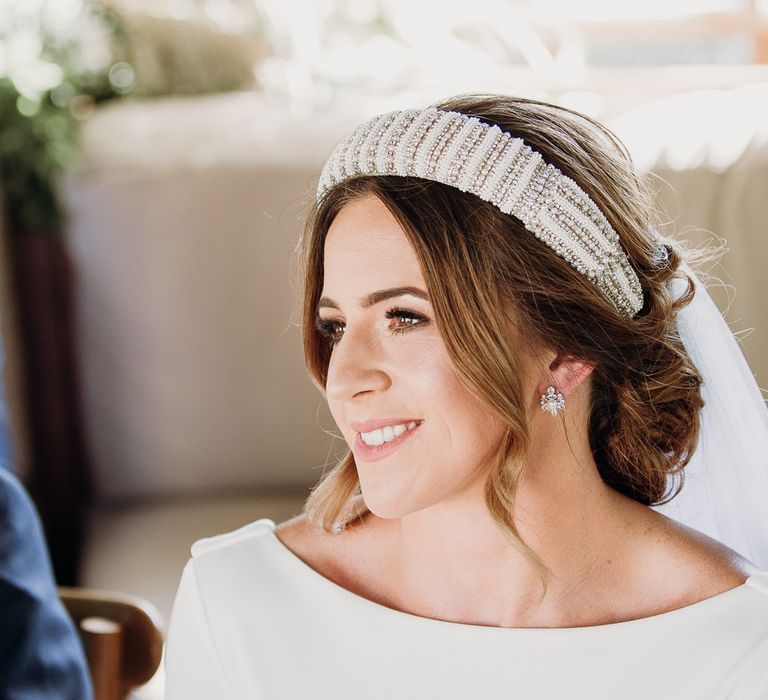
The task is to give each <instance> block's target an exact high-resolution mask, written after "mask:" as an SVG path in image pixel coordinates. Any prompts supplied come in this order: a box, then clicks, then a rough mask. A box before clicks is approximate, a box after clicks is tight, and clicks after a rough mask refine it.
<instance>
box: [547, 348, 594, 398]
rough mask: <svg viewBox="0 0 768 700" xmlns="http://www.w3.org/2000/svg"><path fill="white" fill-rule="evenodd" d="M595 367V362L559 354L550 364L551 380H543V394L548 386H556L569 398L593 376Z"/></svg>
mask: <svg viewBox="0 0 768 700" xmlns="http://www.w3.org/2000/svg"><path fill="white" fill-rule="evenodd" d="M595 367H596V365H595V363H593V362H587V361H586V360H582V359H579V358H576V357H573V356H572V355H564V354H558V355H557V356H555V358H554V359H553V360H552V362H550V364H549V369H548V377H549V379H546V380H543V384H542V386H543V389H542V392H543V391H546V388H547V387H548V386H555V388H556V389H557V390H558V391H559V392H560V393H561V394H562V395H563V396H564V397H566V398H567V397H568V395H569V394H570V393H571V392H573V391H574V390H575V389H577V388H578V387H579V386H580V385H581V383H582V382H583V381H584V380H585V379H586V378H587V377H588V376H589V375H590V374H592V370H593V369H594V368H595ZM550 380H551V381H550Z"/></svg>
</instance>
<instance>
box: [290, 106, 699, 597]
mask: <svg viewBox="0 0 768 700" xmlns="http://www.w3.org/2000/svg"><path fill="white" fill-rule="evenodd" d="M436 106H437V107H438V108H440V109H444V110H451V111H457V112H461V113H463V114H466V115H471V116H476V117H478V118H479V119H480V120H481V121H484V122H486V123H488V124H491V125H493V124H496V125H498V126H499V127H500V128H501V129H502V130H503V131H506V132H508V133H510V134H512V135H513V136H517V137H520V138H522V139H524V140H525V141H526V142H527V143H528V144H529V145H530V146H531V147H532V148H533V149H534V150H537V151H539V152H540V153H541V154H542V156H543V158H544V160H545V161H546V162H548V163H552V164H554V165H555V166H556V167H557V168H558V169H559V170H560V171H561V172H562V173H564V174H565V175H567V176H569V177H571V178H572V179H573V180H575V181H576V182H577V183H578V184H579V185H580V187H581V188H582V189H583V190H584V191H585V192H586V193H587V194H588V195H589V196H590V197H591V198H592V200H593V201H594V202H595V203H596V204H597V206H598V207H599V208H600V210H601V211H602V212H603V213H604V214H605V216H606V217H607V219H608V221H609V222H610V223H611V225H612V226H613V228H614V229H615V230H616V231H617V233H618V234H619V237H620V239H621V243H622V246H623V248H624V250H625V252H626V253H627V255H628V257H629V259H630V261H631V263H632V266H633V268H634V269H635V271H636V272H637V274H638V276H639V278H640V281H641V284H642V288H643V295H644V305H643V308H642V309H641V311H640V312H639V313H638V314H637V315H636V316H635V317H634V318H632V319H629V318H626V317H624V316H621V315H620V314H619V313H617V312H616V310H615V309H614V308H613V307H612V306H611V305H610V303H609V302H607V301H606V300H605V298H604V297H603V296H602V295H601V294H600V292H599V290H598V289H597V288H596V287H595V286H594V285H593V284H592V283H591V282H590V281H589V280H588V279H587V278H586V277H585V276H583V275H582V274H580V273H579V272H577V271H576V270H575V269H574V268H573V267H571V266H570V265H569V264H568V263H567V262H565V260H563V259H562V258H561V257H559V256H558V255H557V254H556V253H555V252H553V251H552V250H551V249H550V248H548V247H547V246H546V245H545V244H543V243H542V242H541V241H539V240H538V239H537V238H536V237H535V236H534V235H533V234H532V233H530V232H529V231H527V230H526V229H525V227H524V226H523V224H522V222H520V221H519V220H518V219H516V218H515V217H513V216H510V215H507V214H504V213H502V212H501V211H500V210H499V209H497V208H496V207H494V206H493V205H491V204H489V203H488V202H485V201H482V200H481V199H480V198H479V197H477V196H475V195H472V194H467V193H464V192H461V191H459V190H458V189H455V188H452V187H449V186H447V185H443V184H441V183H436V182H432V181H426V180H422V179H418V178H407V177H392V176H387V177H371V176H363V177H356V178H353V179H350V180H347V181H345V182H342V183H339V184H338V185H336V186H334V187H333V188H331V189H330V190H329V191H328V192H327V193H326V194H325V196H324V197H323V198H322V200H321V201H320V202H319V204H316V205H314V206H313V207H312V210H311V211H310V215H309V217H308V220H307V223H306V227H305V231H304V235H303V237H302V240H301V243H300V247H299V250H300V253H301V270H302V281H301V290H302V292H301V294H302V299H303V311H302V315H303V342H304V354H305V360H306V365H307V368H308V370H309V373H310V375H311V377H312V379H313V381H314V382H315V384H316V385H317V386H318V388H320V389H321V390H323V391H324V389H325V384H326V379H327V371H328V363H329V359H330V352H331V349H330V347H329V344H328V342H327V339H326V338H324V337H322V336H321V335H320V333H319V332H318V331H317V330H316V328H315V318H316V315H317V302H318V299H319V297H320V294H321V291H322V287H323V250H324V243H325V238H326V235H327V233H328V229H329V227H330V225H331V223H332V222H333V220H334V218H335V216H336V215H337V214H338V213H339V211H340V210H341V209H342V207H344V205H345V204H347V203H349V202H350V201H352V200H354V199H356V198H358V197H361V196H364V195H371V194H373V195H375V196H376V197H378V198H379V199H380V200H381V201H382V202H383V203H384V204H385V206H386V207H387V208H388V209H389V211H390V212H391V213H392V214H393V216H394V217H395V218H396V220H397V221H398V223H399V224H400V225H401V227H402V228H403V231H404V232H405V234H406V236H407V238H408V240H409V241H410V243H411V245H412V246H413V248H414V250H415V252H416V256H417V258H418V260H419V264H420V266H421V270H422V273H423V275H424V279H425V280H426V284H427V291H428V294H429V298H430V301H431V303H432V307H433V310H434V315H435V322H436V324H437V326H438V329H439V331H440V333H441V335H442V338H443V340H444V342H445V345H446V349H447V352H448V354H449V356H450V358H451V360H452V362H453V364H454V366H455V368H456V371H457V373H458V375H459V377H460V378H461V380H462V381H463V383H464V384H465V386H466V387H467V389H468V390H469V391H471V392H472V393H473V394H474V395H475V396H476V397H478V398H479V399H480V400H481V401H483V402H485V403H486V404H487V405H488V406H490V407H492V408H493V409H494V410H495V411H496V412H497V413H498V414H499V416H500V417H501V418H502V419H503V420H504V421H505V423H506V424H507V426H508V430H507V433H506V436H505V439H504V440H503V441H502V444H501V447H500V449H499V451H498V454H497V458H496V460H495V464H494V466H493V467H492V468H491V470H490V473H489V475H488V477H487V480H486V484H485V499H486V504H487V507H488V510H489V512H490V513H491V515H492V517H493V518H494V519H495V520H496V521H497V523H498V524H499V525H500V527H501V528H502V530H503V531H504V532H505V533H507V535H508V537H509V540H510V543H511V544H512V545H513V546H515V547H516V548H517V549H518V551H520V552H521V553H522V554H523V555H524V556H525V557H526V558H527V559H528V561H529V562H530V563H531V564H532V566H534V568H535V569H537V570H538V571H539V573H540V575H541V576H542V577H543V578H544V579H546V578H548V570H547V568H546V566H544V564H543V562H542V561H541V559H540V558H539V557H538V555H537V554H536V552H535V551H534V550H532V549H531V548H530V547H529V546H528V545H527V544H526V543H525V542H523V541H522V539H521V538H520V536H519V533H518V530H517V528H516V525H515V519H514V504H515V495H516V492H517V489H518V486H519V484H520V483H521V480H522V478H523V476H524V473H525V465H526V451H527V447H528V443H529V424H528V417H527V415H526V408H525V406H526V404H527V403H528V400H529V397H524V396H523V395H522V390H521V382H520V371H519V367H518V362H517V361H516V355H517V354H518V353H517V352H516V350H515V347H514V343H513V338H512V334H510V333H509V323H510V322H512V323H513V324H514V327H515V328H516V329H517V330H518V331H519V332H520V334H524V335H525V338H526V340H527V341H529V342H530V343H531V344H532V347H541V348H548V349H550V350H553V351H556V352H562V353H566V354H568V355H571V356H573V357H576V358H579V359H582V360H586V361H588V362H590V363H592V364H594V365H595V369H594V371H593V373H592V390H591V396H590V417H589V440H590V445H591V448H592V452H593V455H594V459H595V461H596V463H597V466H598V469H599V472H600V475H601V477H602V479H603V480H604V481H605V483H606V484H608V485H609V486H611V487H612V488H614V489H616V490H617V491H619V492H621V493H623V494H625V495H627V496H629V497H630V498H633V499H634V500H636V501H638V502H640V503H643V504H646V505H656V504H659V503H662V502H666V501H668V500H671V499H672V498H673V497H674V496H675V495H677V493H678V492H679V491H680V489H681V488H682V486H683V474H682V470H683V468H684V466H685V465H686V464H687V462H688V460H689V459H690V456H691V454H692V452H693V449H694V448H695V445H696V441H697V438H698V432H699V420H698V414H699V411H700V409H701V407H702V405H703V402H702V399H701V395H700V391H699V387H700V384H701V377H700V375H699V373H698V371H697V369H696V367H695V366H694V365H693V363H692V362H691V360H690V358H689V357H688V355H687V354H686V352H685V349H684V347H683V345H682V343H681V341H680V339H679V337H678V336H677V333H676V331H675V319H676V316H677V313H678V311H679V310H680V309H681V308H682V307H684V306H685V305H687V304H688V303H689V302H690V300H691V298H692V294H693V286H692V283H691V281H690V280H689V279H688V276H687V275H686V274H685V273H684V272H683V271H682V270H681V269H679V265H680V262H681V259H682V255H683V251H682V248H680V249H678V247H677V246H675V247H674V248H673V247H672V246H669V245H668V246H666V251H665V252H666V257H665V256H659V254H658V253H659V250H658V244H657V242H656V241H655V240H654V238H653V237H652V236H651V235H650V233H649V230H648V229H649V227H655V226H658V225H659V221H658V216H659V214H658V212H657V210H656V209H655V208H654V206H653V197H652V193H651V190H650V186H649V185H648V183H647V182H645V181H644V180H642V179H641V178H640V177H639V176H638V175H637V174H636V173H635V171H634V169H633V166H632V162H631V159H630V157H629V155H628V153H627V152H626V149H625V148H624V147H623V145H622V144H621V143H620V142H619V140H618V139H617V138H616V137H615V136H614V135H613V134H612V133H611V132H610V131H609V130H608V129H606V128H605V127H603V126H602V125H601V124H599V123H598V122H596V121H594V120H592V119H591V118H589V117H586V116H584V115H581V114H579V113H577V112H574V111H571V110H569V109H566V108H564V107H560V106H557V105H553V104H549V103H546V102H540V101H536V100H530V99H522V98H512V97H505V96H497V95H490V96H475V95H470V96H461V97H456V98H451V99H448V100H445V101H443V102H442V103H440V104H438V105H436ZM673 277H682V278H684V279H685V280H687V281H688V288H687V291H686V293H685V294H684V295H683V296H682V297H680V298H679V299H678V300H677V301H675V300H674V299H673V298H672V296H671V293H670V290H669V288H668V283H669V282H670V280H671V279H672V278H673ZM670 474H677V475H679V479H678V483H677V485H676V488H673V489H672V490H671V491H670V492H667V483H668V482H667V478H668V475H670ZM359 493H360V484H359V481H358V478H357V472H356V467H355V462H354V456H353V454H352V452H351V451H348V452H347V453H346V454H345V456H344V457H343V458H342V459H341V460H340V461H339V462H338V464H336V466H335V467H334V468H333V469H332V470H330V471H329V472H328V473H327V474H325V475H324V477H323V478H322V479H321V481H320V482H319V483H318V485H317V486H316V487H315V488H314V490H313V491H312V493H311V495H310V497H309V498H308V500H307V502H306V504H305V512H306V514H307V516H308V518H309V520H310V521H311V522H313V523H314V524H315V525H317V526H319V527H322V528H323V529H325V530H327V531H335V530H338V529H339V528H340V527H343V526H344V525H346V524H347V523H349V522H351V521H352V520H353V519H354V518H356V517H357V516H359V515H361V514H363V513H365V512H366V511H367V509H366V507H365V504H364V502H363V501H362V499H361V498H360V497H359ZM545 585H546V584H545Z"/></svg>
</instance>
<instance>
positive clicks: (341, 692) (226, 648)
mask: <svg viewBox="0 0 768 700" xmlns="http://www.w3.org/2000/svg"><path fill="white" fill-rule="evenodd" d="M274 526H275V525H274V523H273V522H272V521H271V520H267V519H262V520H258V521H256V522H254V523H252V524H250V525H247V526H245V527H243V528H241V529H240V530H237V531H235V532H232V533H228V534H225V535H220V536H218V537H212V538H209V539H205V540H201V541H199V542H197V543H196V544H195V545H194V546H193V548H192V558H191V560H190V561H189V563H188V564H187V566H186V568H185V569H184V573H183V575H182V579H181V584H180V586H179V591H178V594H177V598H176V602H175V605H174V609H173V615H172V617H171V625H170V631H169V636H168V643H167V649H166V675H167V681H166V683H167V685H166V698H167V700H246V699H247V700H264V699H269V700H282V699H288V698H290V699H291V700H317V699H320V700H323V699H325V698H328V699H329V700H331V699H333V700H345V699H347V698H349V699H352V698H355V699H360V698H365V699H367V700H370V699H379V698H380V699H382V700H383V699H384V698H386V699H387V700H408V699H411V698H413V699H416V698H419V699H420V700H423V699H428V698H439V699H440V700H453V699H458V698H461V699H462V700H476V699H483V700H491V699H494V698H505V699H511V698H520V699H523V698H524V699H526V700H527V699H530V698H536V699H541V700H550V699H551V700H554V699H555V698H557V699H558V700H561V699H563V698H576V699H579V700H581V699H586V698H589V699H590V700H600V699H603V698H605V699H608V698H610V699H611V700H618V699H621V700H632V699H634V698H638V699H639V698H643V700H649V699H651V698H652V699H653V700H666V699H669V700H725V699H726V698H727V699H729V700H766V699H768V572H760V573H755V574H753V575H752V576H750V577H749V579H748V580H747V581H746V582H745V583H743V584H742V585H740V586H737V587H735V588H732V589H730V590H728V591H725V592H724V593H720V594H718V595H715V596H712V597H711V598H707V599H706V600H702V601H700V602H697V603H694V604H692V605H688V606H686V607H683V608H680V609H677V610H672V611H670V612H666V613H662V614H659V615H653V616H651V617H646V618H641V619H637V620H631V621H627V622H619V623H614V624H607V625H598V626H592V627H569V628H546V629H544V628H541V629H539V628H500V627H486V626H480V625H468V624H460V623H453V622H444V621H439V620H433V619H429V618H425V617H420V616H417V615H412V614H408V613H403V612H399V611H397V610H393V609H391V608H388V607H385V606H383V605H380V604H377V603H374V602H372V601H369V600H367V599H365V598H362V597H360V596H358V595H356V594H354V593H352V592H351V591H348V590H346V589H345V588H342V587H341V586H339V585H337V584H336V583H333V582H332V581H331V580H329V579H327V578H325V577H324V576H322V575H321V574H319V573H318V572H317V571H315V570H314V569H312V568H311V567H310V566H309V565H307V564H306V563H304V562H303V561H302V560H301V559H299V557H298V556H296V555H295V554H294V553H293V552H292V551H291V550H289V549H288V548H287V547H286V546H285V545H284V544H283V543H282V542H281V541H280V540H279V539H278V538H277V536H276V535H275V534H274V532H273V529H274Z"/></svg>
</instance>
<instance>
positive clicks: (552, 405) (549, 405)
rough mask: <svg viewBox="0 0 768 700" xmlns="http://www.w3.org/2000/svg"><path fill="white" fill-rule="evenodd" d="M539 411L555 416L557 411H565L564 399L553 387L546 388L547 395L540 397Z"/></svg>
mask: <svg viewBox="0 0 768 700" xmlns="http://www.w3.org/2000/svg"><path fill="white" fill-rule="evenodd" d="M541 410H542V411H549V412H550V413H551V414H552V415H553V416H556V415H557V414H558V412H559V411H564V410H565V397H564V396H563V395H562V394H561V393H560V392H558V391H556V390H555V387H553V386H550V387H547V393H546V394H542V395H541Z"/></svg>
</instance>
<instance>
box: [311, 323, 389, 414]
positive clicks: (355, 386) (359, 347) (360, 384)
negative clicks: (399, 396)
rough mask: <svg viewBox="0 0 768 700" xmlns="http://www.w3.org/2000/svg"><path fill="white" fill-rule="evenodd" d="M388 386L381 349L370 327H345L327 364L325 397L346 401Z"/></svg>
mask: <svg viewBox="0 0 768 700" xmlns="http://www.w3.org/2000/svg"><path fill="white" fill-rule="evenodd" d="M390 384H391V379H390V376H389V374H388V372H387V371H386V370H385V368H384V363H383V347H382V343H381V339H380V338H379V337H377V334H376V331H375V329H373V328H365V327H362V326H360V327H358V328H352V327H349V326H348V327H347V328H346V329H345V330H344V334H343V336H342V339H341V340H340V341H339V342H338V343H337V344H336V345H335V347H334V348H333V352H332V353H331V361H330V363H329V365H328V377H327V380H326V385H325V394H326V397H327V398H328V399H332V400H335V401H349V400H351V399H353V398H354V397H355V396H358V395H360V394H363V393H366V392H372V391H373V392H375V391H384V390H386V389H387V388H388V387H389V386H390Z"/></svg>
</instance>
